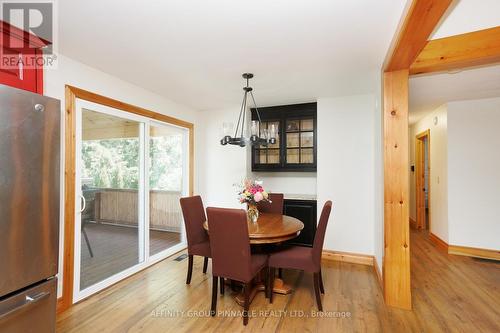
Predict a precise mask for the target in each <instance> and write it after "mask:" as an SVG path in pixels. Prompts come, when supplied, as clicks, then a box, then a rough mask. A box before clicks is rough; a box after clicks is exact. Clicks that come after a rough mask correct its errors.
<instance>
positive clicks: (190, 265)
mask: <svg viewBox="0 0 500 333" xmlns="http://www.w3.org/2000/svg"><path fill="white" fill-rule="evenodd" d="M192 275H193V255H192V254H190V255H189V256H188V275H187V278H186V284H190V283H191V276H192Z"/></svg>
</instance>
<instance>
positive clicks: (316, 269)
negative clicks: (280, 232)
mask: <svg viewBox="0 0 500 333" xmlns="http://www.w3.org/2000/svg"><path fill="white" fill-rule="evenodd" d="M331 210H332V202H331V201H327V202H326V203H325V205H324V206H323V211H322V212H321V217H320V219H319V224H318V229H317V230H316V235H315V236H314V243H313V247H312V248H310V247H302V246H290V247H283V248H280V249H279V250H277V251H276V252H273V253H271V254H270V255H269V263H268V265H269V267H270V272H269V281H268V282H269V285H270V286H272V285H273V280H274V274H275V273H274V270H275V268H289V269H299V270H303V271H306V272H309V273H313V277H314V293H315V294H316V303H317V304H318V310H319V311H323V306H322V305H321V297H320V291H321V293H322V294H324V293H325V288H324V286H323V277H322V276H321V252H322V251H323V241H324V240H325V232H326V227H327V225H328V218H329V217H330V211H331ZM268 290H269V288H268ZM268 297H269V300H270V302H271V303H272V302H273V293H272V292H271V293H269V294H268Z"/></svg>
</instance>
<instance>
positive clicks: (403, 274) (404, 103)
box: [383, 69, 411, 309]
mask: <svg viewBox="0 0 500 333" xmlns="http://www.w3.org/2000/svg"><path fill="white" fill-rule="evenodd" d="M408 75H409V71H408V69H404V70H399V71H393V72H385V73H384V80H383V89H384V108H383V114H384V164H385V166H384V230H385V233H384V234H385V237H384V238H385V239H384V247H385V252H384V257H385V258H384V296H385V301H386V303H387V304H388V305H390V306H396V307H399V308H403V309H411V290H410V239H409V189H408V188H409V170H408V156H409V155H408V151H409V149H408Z"/></svg>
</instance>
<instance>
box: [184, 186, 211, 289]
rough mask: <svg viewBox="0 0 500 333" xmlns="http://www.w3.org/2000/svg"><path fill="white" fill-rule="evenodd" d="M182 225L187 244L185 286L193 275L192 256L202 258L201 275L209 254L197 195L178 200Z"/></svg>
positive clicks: (205, 270)
mask: <svg viewBox="0 0 500 333" xmlns="http://www.w3.org/2000/svg"><path fill="white" fill-rule="evenodd" d="M180 203H181V208H182V215H183V216H184V225H185V226H186V237H187V243H188V258H189V259H188V272H187V278H186V284H190V283H191V276H192V274H193V256H195V255H196V256H202V257H204V259H203V273H206V272H207V266H208V258H211V254H210V242H209V241H208V234H207V232H206V230H205V229H204V228H203V223H204V222H205V221H206V220H207V218H206V216H205V209H204V207H203V202H202V200H201V197H200V196H199V195H197V196H193V197H186V198H181V199H180Z"/></svg>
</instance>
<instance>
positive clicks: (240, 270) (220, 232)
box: [207, 207, 253, 282]
mask: <svg viewBox="0 0 500 333" xmlns="http://www.w3.org/2000/svg"><path fill="white" fill-rule="evenodd" d="M207 216H208V233H209V236H210V237H209V238H210V249H211V251H212V274H213V275H214V276H219V277H224V278H228V279H232V280H236V281H240V282H248V281H250V280H251V279H252V278H253V276H252V274H251V266H250V265H251V252H250V240H249V237H248V225H247V214H246V212H245V211H244V210H242V209H228V208H214V207H208V208H207Z"/></svg>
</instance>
